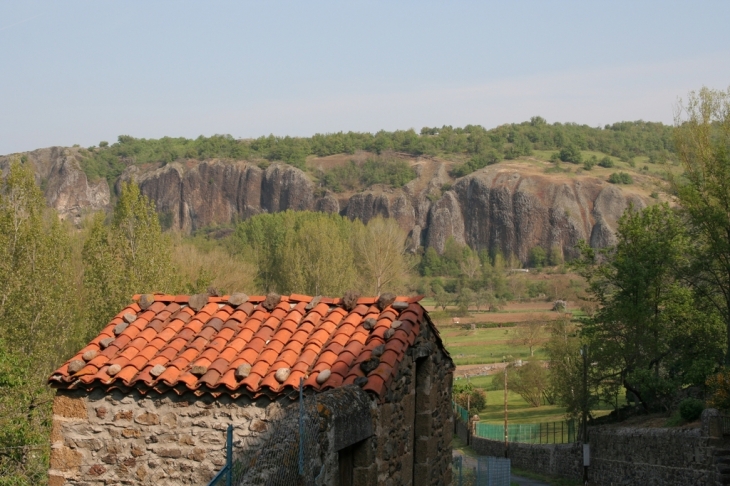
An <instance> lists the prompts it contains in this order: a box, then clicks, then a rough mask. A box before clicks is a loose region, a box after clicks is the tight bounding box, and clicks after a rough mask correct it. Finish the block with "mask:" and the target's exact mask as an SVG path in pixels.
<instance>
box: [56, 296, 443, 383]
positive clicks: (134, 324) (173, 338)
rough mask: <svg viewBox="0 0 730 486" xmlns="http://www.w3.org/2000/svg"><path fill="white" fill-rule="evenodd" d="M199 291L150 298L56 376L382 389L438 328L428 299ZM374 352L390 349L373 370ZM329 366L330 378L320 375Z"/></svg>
mask: <svg viewBox="0 0 730 486" xmlns="http://www.w3.org/2000/svg"><path fill="white" fill-rule="evenodd" d="M197 297H200V296H197ZM191 299H192V297H188V296H183V295H177V296H175V295H161V294H156V295H154V302H153V303H152V304H151V305H149V306H148V307H147V308H146V309H144V310H143V309H142V308H141V307H140V302H136V303H134V304H132V305H130V306H128V307H127V308H125V309H124V310H122V311H121V312H120V313H119V314H117V316H116V317H115V318H114V319H113V320H112V321H111V322H110V323H109V324H108V325H107V326H106V327H105V328H104V329H103V330H102V331H101V333H100V334H99V335H98V336H97V337H96V338H95V339H93V340H92V341H91V342H90V343H89V344H88V345H87V346H86V347H85V348H83V349H82V350H80V351H79V352H78V353H77V354H76V355H75V356H74V357H73V358H71V359H70V360H68V361H67V362H66V363H65V364H64V365H63V366H61V367H60V368H58V369H57V370H56V371H55V372H54V373H53V374H52V375H51V377H50V379H49V382H50V383H51V384H52V385H53V386H55V387H58V388H85V389H92V388H96V387H104V388H106V389H112V388H121V389H129V388H136V389H139V390H141V391H143V392H146V391H148V390H150V389H154V390H156V391H158V392H161V393H162V392H165V391H167V390H174V391H176V392H178V393H184V392H186V391H194V392H195V393H198V394H203V393H212V394H214V395H217V394H219V393H228V394H230V395H234V396H238V395H241V394H248V395H251V396H254V397H256V396H259V395H262V394H266V395H269V396H276V395H280V394H282V393H287V392H289V391H292V390H294V389H296V388H297V387H298V385H299V380H300V378H304V384H305V387H307V388H312V389H315V390H318V391H322V390H326V389H329V388H334V387H338V386H340V385H343V384H351V383H354V382H355V380H356V379H357V378H359V377H366V379H367V382H363V381H359V382H358V384H360V385H361V386H362V387H363V389H365V390H368V391H370V392H372V393H374V394H376V395H378V396H381V397H382V396H383V394H384V392H385V390H386V387H387V385H388V383H389V381H390V379H392V377H393V376H394V375H395V370H396V369H397V366H398V363H400V361H401V360H402V359H403V358H404V356H405V353H406V350H407V349H408V347H409V346H410V345H412V344H413V343H414V342H415V340H416V336H418V334H419V332H420V326H423V325H428V326H431V328H432V331H433V332H434V333H435V334H436V336H438V333H437V332H436V329H435V328H433V326H432V325H431V324H430V321H429V320H428V319H427V318H424V315H425V311H424V309H423V307H421V305H420V304H419V303H418V302H419V300H420V297H416V298H408V297H396V300H395V302H393V303H392V304H390V305H387V306H386V307H384V308H383V309H382V310H381V309H380V307H379V306H378V304H377V300H378V299H377V298H367V297H364V298H360V299H358V300H357V304H356V305H355V306H354V308H352V310H350V311H348V310H346V309H345V308H344V304H343V302H342V300H341V299H331V298H324V297H323V298H320V299H318V300H314V301H313V298H312V297H308V296H305V295H297V294H293V295H290V296H282V297H281V300H280V301H279V302H278V304H276V303H275V302H274V304H275V307H273V308H271V310H267V309H266V308H265V307H264V300H265V299H266V298H265V297H263V296H258V297H249V298H248V299H247V300H246V301H245V302H244V303H242V304H240V305H234V304H233V303H232V302H231V301H233V302H237V301H236V299H234V298H232V297H231V296H223V297H208V298H207V303H205V299H203V301H202V304H203V305H202V306H199V305H193V303H192V302H191ZM133 300H135V301H139V300H140V296H135V297H134V299H133ZM193 307H197V308H199V310H198V311H197V312H196V311H195V310H193ZM269 307H270V306H269ZM366 321H367V322H366ZM391 329H392V331H391ZM439 341H440V339H439ZM381 345H383V346H382V348H379V349H377V350H376V348H378V347H379V346H381ZM373 350H375V351H376V354H378V355H380V356H379V359H373V360H372V363H367V364H373V369H372V370H370V371H369V373H368V374H367V375H366V374H365V372H363V369H362V368H361V366H360V365H361V364H362V363H364V362H366V361H368V360H371V358H373ZM242 365H249V366H250V371H249V370H246V369H245V368H248V367H247V366H242ZM364 366H365V365H364ZM366 368H367V367H366ZM280 370H284V371H280ZM287 370H288V372H289V373H288V376H285V375H286V373H287ZM325 370H328V371H329V372H330V376H329V378H327V379H326V380H321V379H320V381H322V383H318V382H317V381H318V380H317V378H318V376H319V375H320V373H322V372H325ZM245 371H248V373H247V375H246V373H245ZM277 372H279V374H278V375H277ZM325 375H326V373H324V374H323V375H322V377H320V378H323V377H324V376H325Z"/></svg>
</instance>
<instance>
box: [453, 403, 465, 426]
mask: <svg viewBox="0 0 730 486" xmlns="http://www.w3.org/2000/svg"><path fill="white" fill-rule="evenodd" d="M451 403H452V405H453V406H454V411H455V412H456V414H457V415H458V416H459V417H461V421H462V422H464V423H465V424H468V423H469V412H467V411H466V409H465V408H464V407H461V406H459V405H457V404H456V402H451Z"/></svg>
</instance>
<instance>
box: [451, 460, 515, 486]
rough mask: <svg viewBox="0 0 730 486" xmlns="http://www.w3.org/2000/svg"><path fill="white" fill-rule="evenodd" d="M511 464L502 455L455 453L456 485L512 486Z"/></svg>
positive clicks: (454, 472)
mask: <svg viewBox="0 0 730 486" xmlns="http://www.w3.org/2000/svg"><path fill="white" fill-rule="evenodd" d="M510 469H511V465H510V460H509V459H504V458H501V457H488V456H479V457H466V456H462V455H455V456H454V457H453V460H452V463H451V471H452V475H451V477H452V484H453V485H454V486H510V476H511V471H510Z"/></svg>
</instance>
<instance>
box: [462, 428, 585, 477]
mask: <svg viewBox="0 0 730 486" xmlns="http://www.w3.org/2000/svg"><path fill="white" fill-rule="evenodd" d="M470 440H471V442H470V444H471V447H472V448H473V449H474V451H476V453H477V454H479V455H480V456H495V457H505V453H504V442H502V441H497V440H489V439H482V438H481V437H474V436H472V437H471V439H470ZM506 457H509V458H510V460H511V461H512V466H513V467H516V468H519V469H525V470H527V471H532V472H536V473H540V474H547V475H549V476H560V477H565V478H571V479H581V478H582V477H583V449H582V446H581V445H580V444H521V443H518V442H512V443H510V444H509V448H508V451H507V454H506Z"/></svg>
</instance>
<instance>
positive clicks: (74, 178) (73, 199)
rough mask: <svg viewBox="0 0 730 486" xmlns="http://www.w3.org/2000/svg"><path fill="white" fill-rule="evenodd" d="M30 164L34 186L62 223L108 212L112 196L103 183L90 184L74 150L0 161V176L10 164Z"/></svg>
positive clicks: (53, 149)
mask: <svg viewBox="0 0 730 486" xmlns="http://www.w3.org/2000/svg"><path fill="white" fill-rule="evenodd" d="M21 157H23V159H22V160H23V163H25V164H30V165H31V166H32V167H33V171H34V173H35V178H36V183H37V184H38V185H39V186H40V187H41V188H42V189H43V193H44V195H45V197H46V201H47V202H48V205H49V206H51V207H52V208H54V209H56V211H58V214H59V216H60V217H61V218H62V219H71V220H73V221H74V222H78V221H80V218H81V216H83V215H84V214H86V213H89V212H93V211H99V210H103V209H107V208H108V207H109V202H110V198H111V194H110V191H109V184H107V181H106V180H105V179H99V180H97V181H89V180H88V178H87V177H86V174H85V173H84V171H83V170H81V165H80V161H81V160H82V157H81V155H80V154H79V151H78V149H77V148H66V147H50V148H45V149H38V150H34V151H32V152H27V153H25V154H22V155H21V154H14V155H6V156H2V157H0V170H2V173H3V176H4V175H5V174H6V173H7V171H8V169H9V167H10V164H12V163H13V162H14V161H21Z"/></svg>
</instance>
